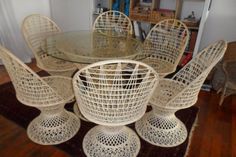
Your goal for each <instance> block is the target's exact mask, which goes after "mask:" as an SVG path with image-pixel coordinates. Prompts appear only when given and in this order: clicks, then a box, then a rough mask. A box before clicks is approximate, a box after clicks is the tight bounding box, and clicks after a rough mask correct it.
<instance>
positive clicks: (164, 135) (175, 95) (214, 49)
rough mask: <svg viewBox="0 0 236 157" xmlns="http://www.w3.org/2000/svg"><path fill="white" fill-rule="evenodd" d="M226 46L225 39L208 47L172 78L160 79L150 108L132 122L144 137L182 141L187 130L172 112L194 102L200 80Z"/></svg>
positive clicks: (160, 143)
mask: <svg viewBox="0 0 236 157" xmlns="http://www.w3.org/2000/svg"><path fill="white" fill-rule="evenodd" d="M226 47H227V43H226V42H225V41H218V42H216V43H214V44H212V45H210V46H208V47H207V48H206V49H204V50H203V51H202V52H200V53H199V54H198V55H197V56H195V57H194V58H193V59H192V60H191V61H190V62H189V63H188V64H187V65H185V66H184V68H182V69H181V70H180V71H179V72H178V73H177V74H175V75H174V76H173V78H172V79H163V80H161V81H160V83H159V85H158V87H157V88H156V91H155V92H154V94H153V96H152V98H151V100H150V103H151V104H152V107H153V111H151V112H150V113H148V114H145V116H144V117H143V118H142V119H141V120H139V121H138V122H136V124H135V127H136V130H137V132H138V134H139V135H140V136H141V137H142V138H143V139H144V140H146V141H147V142H149V143H152V144H154V145H158V146H162V147H173V146H177V145H179V144H181V143H182V142H184V141H185V139H186V138H187V130H186V128H185V126H184V124H183V123H182V122H181V121H180V120H179V119H178V118H177V117H176V116H175V112H176V111H177V110H180V109H183V108H187V107H190V106H192V105H194V104H195V103H196V101H197V96H198V93H199V91H200V88H201V86H202V84H203V82H204V80H205V79H206V77H207V75H208V73H209V72H210V71H211V69H212V68H213V67H214V66H215V65H216V64H217V62H219V60H220V59H221V58H222V57H223V55H224V53H225V50H226ZM157 137H158V138H157Z"/></svg>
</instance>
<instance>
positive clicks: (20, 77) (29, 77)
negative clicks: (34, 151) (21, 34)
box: [0, 46, 80, 145]
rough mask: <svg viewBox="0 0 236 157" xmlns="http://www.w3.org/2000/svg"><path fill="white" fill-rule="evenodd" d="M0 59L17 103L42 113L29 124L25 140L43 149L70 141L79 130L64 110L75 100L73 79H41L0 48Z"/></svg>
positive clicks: (69, 113)
mask: <svg viewBox="0 0 236 157" xmlns="http://www.w3.org/2000/svg"><path fill="white" fill-rule="evenodd" d="M0 59H2V61H3V64H4V65H5V67H6V70H7V71H8V73H9V76H10V78H11V81H12V83H13V85H14V88H15V91H16V97H17V99H18V100H19V101H20V102H21V103H23V104H25V105H27V106H31V107H36V108H37V109H39V110H40V111H41V113H40V115H39V116H38V117H36V118H35V119H34V120H32V121H31V122H30V124H29V126H28V128H27V134H28V137H29V138H30V139H31V140H32V141H34V142H35V143H38V144H42V145H54V144H59V143H62V142H65V141H67V140H69V139H70V138H72V137H73V136H74V135H75V134H76V133H77V132H78V130H79V128H80V120H79V119H78V118H77V117H76V116H75V115H74V114H73V113H71V112H68V111H66V110H65V109H64V105H65V103H67V102H68V101H70V100H71V99H72V98H73V97H74V94H73V90H72V79H71V78H68V77H63V76H49V77H42V78H40V77H39V76H38V75H37V74H36V73H35V72H33V71H32V70H31V69H30V68H29V67H27V66H26V65H25V64H24V63H22V62H21V61H20V60H19V59H18V58H16V57H15V56H14V55H12V54H11V53H10V52H9V51H8V50H6V49H5V48H3V47H1V46H0ZM58 84H60V86H58ZM25 114H27V113H25Z"/></svg>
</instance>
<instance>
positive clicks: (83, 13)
mask: <svg viewBox="0 0 236 157" xmlns="http://www.w3.org/2000/svg"><path fill="white" fill-rule="evenodd" d="M50 2H51V3H50V4H51V15H52V19H53V20H54V21H55V22H56V23H57V24H58V25H59V27H60V28H61V29H62V30H63V31H73V30H89V29H91V28H92V20H93V19H92V14H93V6H94V4H93V0H50Z"/></svg>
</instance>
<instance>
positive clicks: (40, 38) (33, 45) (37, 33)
mask: <svg viewBox="0 0 236 157" xmlns="http://www.w3.org/2000/svg"><path fill="white" fill-rule="evenodd" d="M60 32H61V29H60V28H59V27H58V26H57V25H56V23H55V22H53V21H52V20H51V19H49V18H48V17H46V16H43V15H39V14H32V15H29V16H27V17H26V18H25V19H24V21H23V24H22V33H23V35H24V38H25V41H26V42H27V44H28V46H29V48H30V49H31V51H32V52H33V54H34V56H35V58H36V61H37V66H38V67H39V68H41V69H43V70H45V71H47V72H48V73H49V74H51V75H62V76H72V74H73V73H74V71H75V70H76V69H77V68H76V66H75V65H74V64H72V63H70V62H66V61H63V60H59V59H56V58H53V57H51V56H49V55H48V54H47V52H45V51H44V50H45V48H42V47H43V46H45V44H44V43H45V42H46V41H45V40H46V38H47V37H49V36H51V35H54V34H57V33H60ZM44 41H45V42H44ZM47 46H48V45H47ZM50 46H51V49H50V50H52V51H54V53H60V52H58V51H57V49H56V48H55V46H54V44H53V43H52V44H51V45H50ZM47 50H48V49H47Z"/></svg>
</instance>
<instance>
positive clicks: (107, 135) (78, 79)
mask: <svg viewBox="0 0 236 157" xmlns="http://www.w3.org/2000/svg"><path fill="white" fill-rule="evenodd" d="M158 79H159V77H158V74H157V73H156V72H155V70H154V69H152V68H151V67H149V66H147V65H146V64H143V63H140V62H136V61H132V60H108V61H102V62H97V63H94V64H92V65H89V66H87V67H85V68H83V69H81V70H80V71H79V72H77V73H76V74H75V76H74V78H73V87H74V91H75V95H76V100H77V102H78V104H79V108H80V110H81V113H82V114H83V115H84V117H85V118H87V119H88V120H89V121H92V122H95V123H97V124H100V125H99V126H96V127H94V128H92V129H91V130H90V131H89V132H88V133H87V134H86V135H85V137H84V140H83V149H84V152H85V154H86V155H87V156H105V157H108V156H136V155H137V154H138V152H139V149H140V141H139V138H138V136H137V135H136V134H135V132H134V131H132V130H131V129H129V128H128V127H125V126H122V125H126V124H129V123H132V122H134V121H136V120H137V119H139V118H141V117H142V116H143V114H144V113H145V111H146V106H147V103H148V101H149V98H150V96H151V94H152V92H153V90H154V89H155V87H156V84H157V81H158Z"/></svg>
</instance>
